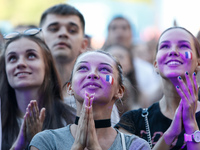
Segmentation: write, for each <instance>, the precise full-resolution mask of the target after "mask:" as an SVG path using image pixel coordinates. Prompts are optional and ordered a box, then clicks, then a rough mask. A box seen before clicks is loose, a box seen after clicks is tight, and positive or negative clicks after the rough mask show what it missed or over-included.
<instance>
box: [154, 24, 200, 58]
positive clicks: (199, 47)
mask: <svg viewBox="0 0 200 150" xmlns="http://www.w3.org/2000/svg"><path fill="white" fill-rule="evenodd" d="M172 29H182V30H185V31H186V32H187V33H189V34H190V35H191V36H192V39H193V41H194V46H195V49H196V53H197V56H198V58H199V57H200V44H199V42H198V40H197V38H196V37H195V36H194V35H193V34H192V33H191V32H190V31H188V30H187V29H185V28H183V27H179V26H174V27H170V28H168V29H166V30H165V31H163V32H162V34H161V35H160V38H161V37H162V35H163V34H164V33H165V32H167V31H169V30H172ZM160 38H159V39H158V43H157V46H156V53H157V52H158V45H159V41H160Z"/></svg>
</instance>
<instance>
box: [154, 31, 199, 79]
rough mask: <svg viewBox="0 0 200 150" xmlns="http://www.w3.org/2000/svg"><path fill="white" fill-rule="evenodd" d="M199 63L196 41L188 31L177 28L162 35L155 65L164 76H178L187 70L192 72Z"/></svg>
mask: <svg viewBox="0 0 200 150" xmlns="http://www.w3.org/2000/svg"><path fill="white" fill-rule="evenodd" d="M197 65H198V63H197V52H196V49H195V46H194V41H193V38H192V36H191V35H190V34H189V33H188V32H187V31H185V30H183V29H180V28H175V29H170V30H168V31H166V32H165V33H164V34H163V35H162V36H161V38H160V40H159V43H158V52H157V55H156V61H155V64H154V66H155V68H156V70H157V72H159V73H160V75H161V76H162V77H166V78H170V77H177V76H179V75H184V74H185V72H186V71H187V72H188V73H190V74H191V73H193V72H194V71H195V69H196V67H197Z"/></svg>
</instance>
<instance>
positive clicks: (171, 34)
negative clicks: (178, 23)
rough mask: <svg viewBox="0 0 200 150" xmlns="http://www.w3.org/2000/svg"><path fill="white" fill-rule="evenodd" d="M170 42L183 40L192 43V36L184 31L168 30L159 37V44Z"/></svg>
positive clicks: (179, 29)
mask: <svg viewBox="0 0 200 150" xmlns="http://www.w3.org/2000/svg"><path fill="white" fill-rule="evenodd" d="M167 40H168V41H171V40H178V41H179V40H184V41H190V42H192V41H193V38H192V35H191V34H190V33H188V32H187V31H186V30H184V29H181V28H175V29H170V30H168V31H166V32H165V33H163V35H162V36H161V37H160V40H159V43H161V42H162V41H167Z"/></svg>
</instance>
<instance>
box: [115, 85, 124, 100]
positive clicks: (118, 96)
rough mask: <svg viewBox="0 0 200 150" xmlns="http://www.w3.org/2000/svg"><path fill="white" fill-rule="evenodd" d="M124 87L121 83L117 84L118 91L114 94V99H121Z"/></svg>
mask: <svg viewBox="0 0 200 150" xmlns="http://www.w3.org/2000/svg"><path fill="white" fill-rule="evenodd" d="M124 91H125V87H124V86H123V85H121V86H119V90H118V92H117V93H116V94H115V98H116V99H121V98H122V97H123V96H124Z"/></svg>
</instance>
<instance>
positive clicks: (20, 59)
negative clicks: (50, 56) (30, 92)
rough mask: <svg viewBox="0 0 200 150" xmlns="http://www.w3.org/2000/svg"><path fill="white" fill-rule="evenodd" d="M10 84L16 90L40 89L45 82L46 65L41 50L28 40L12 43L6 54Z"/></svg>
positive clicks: (22, 39) (21, 39)
mask: <svg viewBox="0 0 200 150" xmlns="http://www.w3.org/2000/svg"><path fill="white" fill-rule="evenodd" d="M5 64H6V74H7V78H8V82H9V84H10V85H11V87H12V88H14V89H23V88H25V89H27V88H30V87H39V86H40V85H41V84H42V83H43V80H44V74H45V65H44V60H43V55H42V51H41V48H40V47H39V45H38V44H36V43H35V42H33V41H32V40H29V39H27V38H20V39H18V40H16V41H13V42H12V43H10V44H9V45H8V47H7V49H6V53H5Z"/></svg>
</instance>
